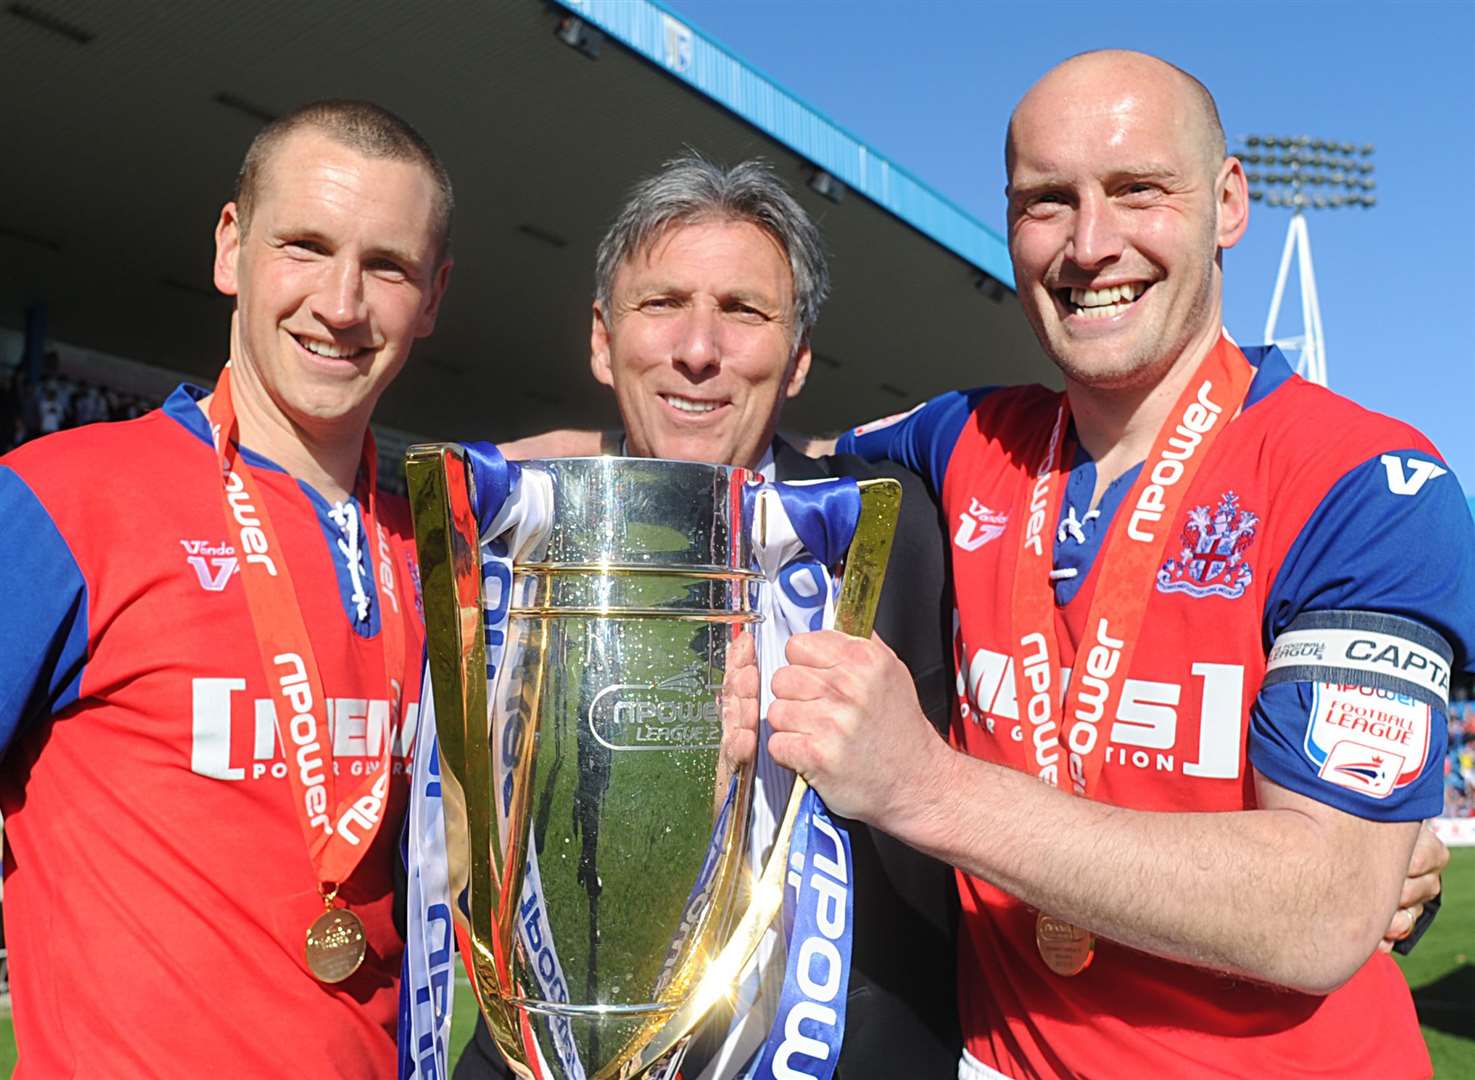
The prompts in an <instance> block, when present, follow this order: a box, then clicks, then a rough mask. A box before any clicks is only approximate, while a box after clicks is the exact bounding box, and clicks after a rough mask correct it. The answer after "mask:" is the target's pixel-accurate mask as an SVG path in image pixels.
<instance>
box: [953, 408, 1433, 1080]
mask: <svg viewBox="0 0 1475 1080" xmlns="http://www.w3.org/2000/svg"><path fill="white" fill-rule="evenodd" d="M1276 397H1277V398H1278V399H1279V400H1277V401H1275V402H1273V403H1271V402H1262V403H1261V404H1260V405H1259V406H1257V407H1256V408H1253V409H1249V410H1247V411H1246V412H1245V413H1244V414H1243V415H1241V416H1240V417H1238V418H1237V419H1236V420H1234V421H1233V422H1232V423H1231V424H1230V426H1229V427H1228V428H1227V429H1226V430H1225V433H1224V436H1223V437H1222V438H1221V439H1220V440H1219V442H1218V444H1217V445H1216V446H1215V447H1214V448H1213V450H1212V451H1211V452H1210V455H1209V457H1208V458H1207V459H1206V460H1205V462H1204V465H1203V467H1202V469H1201V471H1200V473H1199V475H1198V476H1197V477H1196V478H1195V480H1194V482H1193V487H1192V488H1191V489H1190V490H1189V493H1188V498H1187V501H1186V503H1185V507H1184V514H1185V516H1187V515H1188V514H1191V513H1192V512H1193V510H1194V509H1195V508H1199V507H1204V508H1206V509H1207V512H1208V513H1209V514H1210V515H1211V516H1212V515H1213V514H1214V513H1216V512H1221V508H1222V512H1224V513H1226V514H1227V515H1228V516H1229V517H1230V518H1231V519H1235V520H1239V521H1244V520H1246V519H1247V518H1248V517H1250V516H1252V517H1253V518H1255V519H1256V520H1255V521H1254V523H1253V528H1252V529H1250V530H1247V531H1248V532H1249V533H1251V538H1250V540H1249V543H1248V544H1247V545H1246V546H1245V547H1244V548H1242V550H1241V555H1242V557H1241V559H1240V560H1239V563H1240V564H1243V566H1244V567H1245V568H1246V569H1247V570H1249V571H1250V573H1248V574H1245V575H1244V582H1243V588H1236V587H1235V577H1234V575H1233V574H1232V573H1229V572H1227V571H1226V573H1225V574H1224V580H1225V582H1226V584H1225V587H1224V590H1223V591H1222V592H1220V593H1217V594H1216V593H1212V592H1210V593H1207V594H1204V593H1199V594H1193V593H1189V592H1184V591H1169V590H1165V589H1163V588H1153V591H1152V595H1151V599H1150V600H1149V601H1148V606H1147V612H1146V616H1145V619H1144V622H1143V627H1142V632H1141V635H1140V636H1139V638H1138V642H1137V649H1136V652H1135V653H1134V655H1133V658H1132V667H1131V675H1130V677H1129V678H1128V679H1127V681H1126V684H1125V687H1124V690H1123V695H1122V700H1121V702H1120V704H1119V707H1118V711H1117V713H1116V716H1115V719H1114V722H1113V724H1112V730H1111V731H1110V733H1109V739H1110V741H1109V743H1108V745H1107V748H1106V762H1105V765H1104V767H1103V769H1102V772H1101V776H1100V779H1099V782H1098V785H1097V786H1096V788H1095V790H1093V791H1092V792H1091V796H1090V797H1091V798H1093V799H1097V800H1099V801H1102V802H1108V803H1112V804H1115V805H1117V806H1126V807H1132V808H1135V809H1140V810H1178V811H1214V810H1242V809H1245V808H1248V807H1252V806H1254V784H1253V777H1252V772H1251V769H1250V767H1249V763H1248V756H1247V745H1246V743H1247V733H1248V730H1249V720H1250V706H1251V703H1252V702H1253V701H1254V699H1255V694H1256V691H1257V690H1258V689H1259V687H1260V684H1261V680H1262V679H1263V677H1264V672H1265V647H1264V644H1263V638H1262V613H1263V611H1264V609H1265V599H1266V594H1267V591H1268V590H1269V589H1270V587H1271V584H1272V582H1273V581H1274V577H1275V570H1276V568H1277V567H1278V566H1279V565H1280V563H1281V562H1282V560H1283V559H1284V557H1285V554H1286V552H1287V551H1288V550H1289V548H1290V547H1291V545H1292V544H1293V543H1295V541H1296V540H1297V539H1298V538H1299V537H1300V535H1301V531H1302V528H1303V527H1304V526H1305V524H1306V521H1307V518H1308V517H1309V515H1310V514H1311V513H1312V511H1313V510H1315V509H1316V507H1317V506H1318V505H1319V503H1320V502H1321V499H1322V497H1323V495H1324V494H1325V493H1326V491H1327V489H1328V488H1329V487H1330V486H1331V484H1333V483H1334V482H1335V481H1336V480H1338V479H1340V478H1341V476H1342V475H1343V474H1344V473H1345V472H1346V471H1347V470H1348V468H1349V467H1350V466H1351V465H1352V464H1354V463H1357V462H1361V461H1363V460H1365V459H1366V458H1367V457H1368V456H1369V455H1374V456H1375V451H1376V450H1378V449H1380V448H1382V447H1384V446H1387V445H1389V437H1390V431H1389V429H1390V428H1392V427H1394V425H1393V423H1392V422H1391V421H1387V420H1385V419H1383V418H1381V417H1375V416H1373V414H1370V413H1364V412H1362V411H1361V410H1357V409H1355V408H1354V407H1353V406H1351V405H1350V404H1349V403H1346V402H1342V401H1340V400H1339V399H1335V398H1332V397H1330V396H1329V395H1326V394H1325V393H1324V392H1323V391H1321V390H1319V389H1318V388H1315V387H1311V386H1309V385H1308V384H1305V383H1301V382H1299V381H1298V382H1296V383H1294V384H1292V385H1288V386H1285V387H1283V388H1282V389H1281V390H1280V391H1279V392H1278V394H1277V395H1276ZM1058 401H1059V396H1058V395H1057V394H1054V393H1050V392H1047V391H1044V390H1043V389H1041V388H1037V387H1032V388H1023V389H1019V390H1010V391H1000V392H998V393H995V394H991V395H989V396H988V397H986V398H984V399H983V401H982V402H980V404H979V408H978V409H977V410H976V411H975V413H974V416H973V418H972V419H971V420H970V422H969V423H967V424H966V425H965V426H964V429H963V432H962V434H961V435H960V437H959V440H958V443H957V446H956V447H955V449H954V450H953V453H952V456H951V458H950V460H949V464H948V471H947V476H946V480H945V482H944V484H943V490H942V495H943V503H944V509H945V513H946V516H947V519H948V520H949V521H954V520H959V519H960V517H961V516H964V515H965V513H966V511H967V510H968V509H969V508H970V506H971V505H973V503H974V502H975V501H977V502H979V503H982V504H984V505H987V506H990V507H1012V506H1017V505H1021V504H1020V502H1019V500H1018V492H1020V491H1022V490H1026V489H1027V487H1028V486H1029V485H1031V484H1033V479H1034V478H1033V476H1032V475H1031V465H1030V463H1032V462H1038V461H1039V460H1040V458H1041V456H1042V455H1041V454H1040V453H1038V452H1037V453H1031V452H1029V451H1025V452H1023V453H1021V452H1020V449H1021V448H1022V447H1026V446H1031V447H1032V446H1034V445H1036V444H1038V446H1039V448H1040V450H1043V445H1044V444H1043V436H1044V435H1045V434H1047V433H1048V432H1049V430H1050V427H1051V424H1052V421H1053V418H1054V415H1055V410H1056V408H1057V404H1058ZM1267 406H1268V407H1267ZM1312 410H1316V411H1319V412H1320V413H1322V415H1323V419H1322V421H1321V423H1319V424H1317V425H1316V428H1319V429H1321V430H1326V429H1328V428H1335V429H1336V430H1337V431H1338V433H1339V439H1338V443H1337V446H1336V449H1335V450H1332V449H1331V448H1329V447H1327V446H1326V445H1325V444H1320V443H1319V444H1318V445H1317V446H1315V447H1313V446H1311V445H1304V444H1307V443H1309V442H1310V441H1311V438H1310V431H1309V430H1308V433H1307V435H1306V436H1305V437H1303V438H1299V439H1298V438H1296V437H1295V436H1294V435H1293V434H1288V432H1287V430H1286V423H1287V421H1288V420H1289V419H1290V418H1292V417H1298V416H1304V414H1305V412H1309V411H1312ZM1399 427H1400V429H1401V425H1399ZM1399 436H1400V438H1399V439H1395V440H1394V442H1393V443H1392V445H1399V446H1401V445H1404V444H1405V443H1406V442H1407V439H1408V435H1407V433H1406V429H1402V430H1400V432H1399ZM1298 444H1303V445H1298ZM1052 509H1053V508H1052ZM1122 512H1126V511H1125V510H1123V511H1122ZM1022 524H1023V523H1022V522H1021V523H1017V524H1016V523H1011V527H1009V528H1006V529H1005V531H1004V532H1003V534H1002V535H1001V536H1000V538H999V540H998V542H997V543H989V544H982V545H980V546H978V547H976V548H975V549H974V550H972V551H966V550H961V549H960V548H959V547H957V546H956V545H955V547H954V550H953V575H954V588H955V593H956V596H957V601H958V613H959V614H958V617H959V630H958V640H957V656H956V659H957V663H958V670H959V672H960V683H961V686H962V690H963V693H962V695H961V696H960V698H959V703H958V704H959V712H958V715H957V717H956V719H955V725H954V741H955V743H957V744H960V745H961V746H962V747H964V748H965V749H966V750H967V751H968V753H969V754H971V755H973V756H975V757H979V758H983V759H985V760H988V761H995V762H998V763H1000V764H1004V765H1008V766H1010V767H1011V768H1015V769H1020V770H1022V771H1034V770H1033V769H1032V767H1031V764H1032V762H1031V756H1032V755H1031V753H1030V739H1029V736H1028V734H1027V728H1026V727H1025V726H1024V725H1022V723H1021V721H1020V709H1019V701H1018V698H1019V694H1018V688H1017V686H1015V685H1013V683H1014V676H1013V671H1012V667H1011V666H1010V664H1009V660H1008V656H1009V649H1010V642H1011V633H1010V625H1009V608H1008V605H1007V603H1004V604H998V603H987V602H984V601H985V600H986V599H987V598H990V597H1008V596H1009V595H1010V587H1011V583H1012V578H1013V573H1014V568H1015V558H1016V553H1017V551H1018V543H1019V541H1018V538H1017V534H1016V532H1015V529H1017V528H1019V527H1022ZM1184 527H1185V526H1184V525H1182V524H1180V525H1178V526H1176V527H1175V531H1178V530H1181V529H1182V528H1184ZM1232 527H1233V526H1232V525H1231V528H1232ZM1164 583H1165V584H1171V581H1165V582H1164ZM1095 584H1096V575H1095V574H1094V573H1089V574H1088V575H1087V577H1086V579H1085V581H1084V583H1083V584H1082V585H1081V587H1080V589H1079V591H1078V592H1077V593H1076V595H1075V596H1074V597H1073V598H1072V600H1071V601H1070V602H1069V603H1068V604H1066V605H1064V606H1062V607H1057V608H1056V609H1055V610H1056V636H1057V640H1058V641H1059V643H1060V649H1061V664H1062V666H1064V667H1066V668H1070V667H1071V666H1072V664H1073V663H1074V660H1075V650H1076V646H1077V644H1078V643H1079V642H1080V641H1081V639H1082V636H1083V633H1084V630H1085V627H1084V625H1083V623H1084V621H1085V618H1086V615H1087V612H1088V610H1089V606H1090V603H1091V598H1092V595H1093V592H1094V588H1095ZM1147 587H1151V586H1150V585H1148V586H1147ZM1189 643H1192V644H1191V645H1190V644H1189ZM1059 765H1060V769H1061V773H1062V775H1064V760H1063V753H1062V754H1061V755H1060V761H1059ZM959 885H960V889H961V894H962V903H963V919H962V930H961V934H962V943H961V945H960V957H959V971H960V972H961V973H963V976H962V978H961V982H962V986H961V988H960V989H961V995H962V996H961V1001H960V1013H961V1015H962V1016H963V1017H964V1030H965V1032H968V1033H969V1038H968V1050H969V1052H970V1053H971V1054H972V1055H973V1056H974V1057H976V1058H977V1059H979V1060H980V1061H982V1062H984V1063H985V1064H989V1065H991V1066H993V1067H994V1068H997V1069H999V1070H1000V1071H1002V1072H1005V1073H1008V1074H1010V1075H1046V1076H1048V1075H1084V1076H1089V1075H1114V1074H1119V1073H1120V1072H1121V1071H1122V1070H1123V1069H1124V1068H1126V1067H1127V1066H1128V1065H1129V1064H1130V1066H1131V1069H1132V1071H1134V1072H1140V1073H1142V1074H1147V1075H1151V1074H1154V1073H1155V1074H1157V1075H1163V1076H1175V1075H1179V1076H1181V1075H1186V1074H1191V1075H1195V1076H1214V1075H1234V1076H1279V1075H1287V1074H1304V1073H1306V1072H1313V1071H1324V1072H1325V1073H1327V1074H1329V1075H1339V1076H1350V1075H1358V1076H1378V1077H1399V1076H1402V1077H1412V1076H1425V1075H1428V1073H1429V1069H1430V1065H1429V1058H1428V1054H1427V1051H1426V1050H1425V1048H1424V1043H1423V1039H1422V1037H1421V1035H1420V1033H1419V1027H1418V1021H1417V1019H1416V1017H1415V1014H1414V1009H1413V1002H1412V999H1411V998H1410V996H1409V992H1408V987H1407V984H1406V983H1405V982H1404V979H1403V976H1402V974H1401V973H1400V972H1399V970H1398V968H1397V966H1396V965H1395V964H1394V962H1393V960H1392V959H1391V958H1390V957H1388V956H1385V955H1375V956H1373V957H1372V958H1371V959H1370V960H1368V962H1367V963H1366V964H1365V965H1364V966H1363V968H1362V969H1361V970H1360V971H1359V972H1358V973H1357V975H1356V976H1354V977H1353V979H1352V980H1351V981H1350V982H1349V983H1348V984H1347V985H1345V986H1344V987H1342V988H1341V989H1340V990H1337V991H1336V992H1334V993H1332V994H1331V995H1328V996H1326V997H1316V996H1309V995H1301V994H1295V993H1292V992H1290V991H1286V990H1282V989H1277V988H1272V987H1267V986H1264V985H1260V984H1257V983H1254V982H1250V981H1247V980H1244V979H1238V978H1233V977H1230V976H1227V975H1220V974H1216V973H1214V972H1211V971H1207V970H1205V969H1203V968H1196V967H1192V966H1189V965H1186V964H1178V963H1173V962H1171V961H1167V960H1162V959H1159V958H1157V957H1153V956H1149V955H1147V954H1145V953H1141V952H1138V951H1136V950H1134V949H1130V948H1126V947H1124V946H1120V945H1116V944H1114V943H1112V942H1109V941H1098V944H1097V951H1096V957H1095V959H1094V961H1093V963H1092V964H1091V966H1090V967H1088V968H1087V969H1086V970H1085V971H1084V972H1082V973H1080V974H1079V975H1075V976H1073V977H1068V978H1065V977H1062V976H1059V975H1056V974H1054V973H1052V972H1051V971H1050V970H1049V969H1048V968H1047V967H1046V966H1045V964H1044V962H1043V961H1042V959H1041V958H1040V954H1039V952H1038V950H1037V948H1036V945H1035V914H1036V913H1035V911H1034V910H1033V909H1032V908H1029V907H1028V906H1026V905H1025V904H1023V903H1021V902H1020V901H1018V900H1015V899H1014V898H1013V897H1010V896H1008V895H1007V894H1005V893H1003V892H1001V891H1000V890H998V889H996V888H994V887H993V886H991V885H989V884H987V883H986V882H983V881H980V880H978V879H976V878H972V877H969V876H967V875H963V874H960V875H959ZM969 976H972V977H969ZM1230 1046H1232V1048H1233V1049H1232V1052H1231V1051H1230V1050H1229V1047H1230Z"/></svg>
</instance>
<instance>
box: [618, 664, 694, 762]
mask: <svg viewBox="0 0 1475 1080" xmlns="http://www.w3.org/2000/svg"><path fill="white" fill-rule="evenodd" d="M720 694H721V687H719V686H713V685H711V683H710V682H708V680H707V678H706V676H705V675H704V673H703V672H702V671H701V670H699V669H697V668H690V669H688V670H687V671H684V672H682V673H681V674H679V675H675V676H672V677H671V678H669V679H664V680H662V681H660V682H657V683H654V684H650V685H644V686H643V685H641V684H639V683H616V684H615V685H613V686H607V687H605V688H604V689H603V690H601V691H600V692H599V693H598V694H597V695H595V698H594V700H593V702H591V703H590V706H589V731H590V732H591V733H592V734H593V736H594V737H595V738H596V739H597V740H599V742H600V744H601V745H603V746H605V747H607V748H608V749H610V750H670V749H673V748H674V749H680V748H682V747H686V748H689V749H692V750H711V749H715V748H717V747H719V746H721V745H722V714H721V710H720V707H719V695H720Z"/></svg>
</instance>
